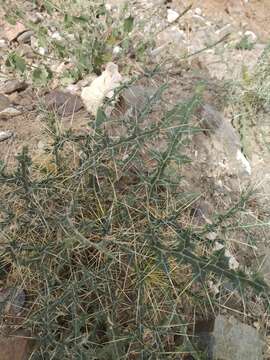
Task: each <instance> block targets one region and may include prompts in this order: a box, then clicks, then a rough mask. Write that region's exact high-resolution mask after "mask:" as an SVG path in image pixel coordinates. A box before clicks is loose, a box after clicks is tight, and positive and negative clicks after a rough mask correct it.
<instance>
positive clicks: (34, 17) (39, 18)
mask: <svg viewBox="0 0 270 360" xmlns="http://www.w3.org/2000/svg"><path fill="white" fill-rule="evenodd" d="M29 20H30V21H31V22H32V23H34V24H38V23H40V22H41V21H42V20H43V16H42V14H40V13H38V12H37V13H35V14H32V15H31V16H30V17H29Z"/></svg>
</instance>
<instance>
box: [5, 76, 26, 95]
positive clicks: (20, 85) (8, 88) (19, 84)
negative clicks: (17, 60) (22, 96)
mask: <svg viewBox="0 0 270 360" xmlns="http://www.w3.org/2000/svg"><path fill="white" fill-rule="evenodd" d="M26 88H27V84H26V82H24V81H19V80H16V79H13V80H8V81H6V82H5V83H4V84H3V85H2V86H1V89H0V90H1V91H3V92H4V93H5V94H12V93H13V92H15V91H23V90H25V89H26Z"/></svg>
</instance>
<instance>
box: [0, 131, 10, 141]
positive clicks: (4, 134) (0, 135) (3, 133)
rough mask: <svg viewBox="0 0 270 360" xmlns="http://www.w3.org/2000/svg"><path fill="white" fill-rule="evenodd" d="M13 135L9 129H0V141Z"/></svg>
mask: <svg viewBox="0 0 270 360" xmlns="http://www.w3.org/2000/svg"><path fill="white" fill-rule="evenodd" d="M12 136H13V132H12V131H10V130H7V131H0V141H5V140H8V139H9V138H11V137H12Z"/></svg>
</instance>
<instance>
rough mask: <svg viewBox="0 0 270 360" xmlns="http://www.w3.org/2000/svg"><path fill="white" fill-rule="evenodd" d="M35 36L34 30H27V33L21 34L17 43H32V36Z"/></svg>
mask: <svg viewBox="0 0 270 360" xmlns="http://www.w3.org/2000/svg"><path fill="white" fill-rule="evenodd" d="M33 35H34V32H33V31H32V30H27V31H24V32H23V33H22V34H20V35H19V36H18V37H17V41H18V42H19V43H23V44H25V43H30V41H31V36H33Z"/></svg>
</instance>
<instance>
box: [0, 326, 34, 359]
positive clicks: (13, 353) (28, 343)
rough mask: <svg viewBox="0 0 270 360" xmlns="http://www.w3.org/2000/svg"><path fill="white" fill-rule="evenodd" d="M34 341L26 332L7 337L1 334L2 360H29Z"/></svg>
mask: <svg viewBox="0 0 270 360" xmlns="http://www.w3.org/2000/svg"><path fill="white" fill-rule="evenodd" d="M32 343H33V342H32V340H31V339H30V338H29V337H27V334H26V333H24V332H19V333H16V334H15V335H13V336H7V337H5V336H0V358H1V360H28V359H29V357H30V353H31V349H32Z"/></svg>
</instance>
